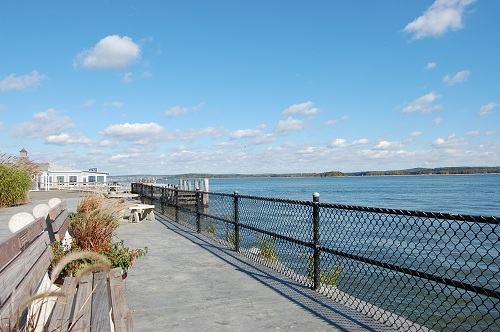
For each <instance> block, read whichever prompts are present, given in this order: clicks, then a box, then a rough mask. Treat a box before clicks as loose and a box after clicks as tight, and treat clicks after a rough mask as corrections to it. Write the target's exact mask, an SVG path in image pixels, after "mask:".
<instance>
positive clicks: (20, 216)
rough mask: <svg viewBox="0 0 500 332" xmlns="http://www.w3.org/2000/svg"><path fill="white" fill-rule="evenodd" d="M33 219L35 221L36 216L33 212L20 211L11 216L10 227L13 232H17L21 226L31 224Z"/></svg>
mask: <svg viewBox="0 0 500 332" xmlns="http://www.w3.org/2000/svg"><path fill="white" fill-rule="evenodd" d="M33 221H35V217H33V215H32V214H30V213H28V212H19V213H16V214H15V215H13V216H12V217H10V220H9V229H10V231H11V232H12V233H15V232H17V231H18V230H20V229H21V228H23V227H26V226H27V225H29V224H31V223H32V222H33Z"/></svg>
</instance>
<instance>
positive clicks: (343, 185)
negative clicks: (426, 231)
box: [209, 174, 500, 216]
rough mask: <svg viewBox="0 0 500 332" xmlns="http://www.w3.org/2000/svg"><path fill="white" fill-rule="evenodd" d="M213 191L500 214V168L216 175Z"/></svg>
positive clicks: (340, 202)
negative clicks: (289, 175)
mask: <svg viewBox="0 0 500 332" xmlns="http://www.w3.org/2000/svg"><path fill="white" fill-rule="evenodd" d="M209 189H210V191H211V192H220V193H233V192H235V191H238V193H239V194H240V195H249V196H262V197H273V198H287V199H294V200H312V194H313V193H314V192H318V193H319V194H320V201H321V202H323V203H335V204H345V205H356V206H369V207H379V208H395V209H403V210H418V211H428V212H446V213H460V214H470V215H483V216H500V174H487V175H445V176H438V175H436V176H365V177H328V178H237V179H210V188H209Z"/></svg>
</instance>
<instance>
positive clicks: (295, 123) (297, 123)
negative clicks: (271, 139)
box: [276, 116, 305, 133]
mask: <svg viewBox="0 0 500 332" xmlns="http://www.w3.org/2000/svg"><path fill="white" fill-rule="evenodd" d="M304 127H305V121H304V120H298V119H294V118H292V117H291V116H290V117H288V118H287V119H286V120H280V121H278V125H277V126H276V131H277V132H279V133H288V132H290V131H300V130H302V129H304Z"/></svg>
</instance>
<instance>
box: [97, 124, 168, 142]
mask: <svg viewBox="0 0 500 332" xmlns="http://www.w3.org/2000/svg"><path fill="white" fill-rule="evenodd" d="M101 134H103V135H104V136H109V137H113V138H115V139H118V140H124V141H133V142H136V143H141V144H145V143H147V142H149V141H151V140H158V139H161V138H162V137H163V135H164V134H165V128H163V127H162V126H160V125H159V124H157V123H154V122H150V123H132V124H130V123H124V124H116V125H111V126H108V127H107V128H105V129H104V130H103V131H102V132H101Z"/></svg>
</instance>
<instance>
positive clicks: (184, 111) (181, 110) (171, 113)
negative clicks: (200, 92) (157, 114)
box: [165, 106, 189, 117]
mask: <svg viewBox="0 0 500 332" xmlns="http://www.w3.org/2000/svg"><path fill="white" fill-rule="evenodd" d="M188 112H189V108H187V107H179V106H174V107H172V108H170V109H169V110H168V111H166V112H165V115H166V116H168V117H173V116H176V115H181V114H187V113H188Z"/></svg>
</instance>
